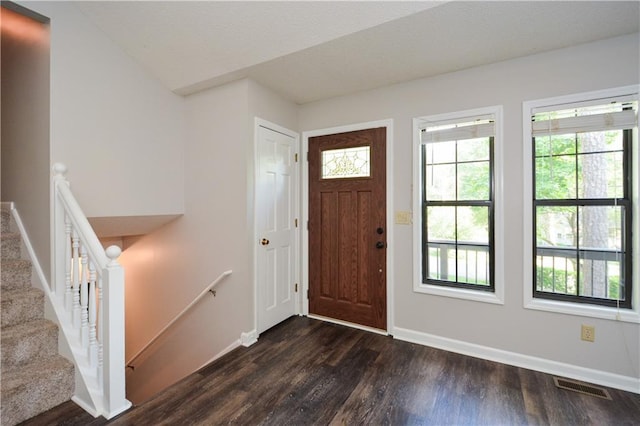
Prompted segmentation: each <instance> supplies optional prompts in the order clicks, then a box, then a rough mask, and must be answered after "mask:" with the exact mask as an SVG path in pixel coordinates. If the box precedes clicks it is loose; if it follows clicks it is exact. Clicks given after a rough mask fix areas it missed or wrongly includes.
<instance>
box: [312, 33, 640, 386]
mask: <svg viewBox="0 0 640 426" xmlns="http://www.w3.org/2000/svg"><path fill="white" fill-rule="evenodd" d="M638 52H639V43H638V34H634V35H631V36H624V37H620V38H616V39H611V40H606V41H601V42H597V43H592V44H589V45H582V46H577V47H573V48H569V49H564V50H558V51H553V52H549V53H544V54H539V55H535V56H530V57H526V58H521V59H517V60H512V61H507V62H502V63H497V64H493V65H488V66H483V67H479V68H474V69H469V70H465V71H461V72H456V73H451V74H447V75H442V76H439V77H435V78H429V79H422V80H416V81H412V82H408V83H403V84H397V85H394V86H390V87H386V88H381V89H378V90H372V91H367V92H363V93H358V94H354V95H351V96H345V97H340V98H335V99H330V100H326V101H319V102H316V103H311V104H306V105H303V106H301V108H300V112H299V119H300V121H299V127H300V130H301V131H309V130H314V129H321V128H328V127H334V126H339V125H346V124H352V123H358V122H365V121H372V120H379V119H386V118H392V119H393V120H394V131H395V134H394V145H395V152H394V172H395V175H394V182H395V187H394V203H395V209H396V210H413V211H416V210H417V209H418V208H419V206H413V205H412V187H411V185H412V166H411V164H412V140H413V136H412V118H414V117H419V116H424V115H431V114H439V113H447V112H455V111H461V110H466V109H472V108H478V107H485V106H491V105H503V106H504V123H505V124H504V139H505V147H504V156H505V170H504V191H505V193H504V196H505V206H506V218H505V223H504V229H505V235H506V241H505V247H504V249H505V250H504V251H505V264H506V269H505V277H506V282H505V304H504V306H501V305H491V304H486V303H479V302H471V301H465V300H459V299H452V298H446V297H439V296H433V295H427V294H420V293H415V292H413V290H412V268H413V266H412V247H413V246H412V244H413V243H412V241H413V240H412V239H413V237H414V236H413V235H412V228H411V227H410V226H406V225H396V226H395V229H394V233H395V239H394V241H393V242H390V246H392V247H393V250H394V253H395V254H394V259H395V265H394V271H395V276H394V277H393V285H394V294H395V307H394V308H395V309H394V311H395V318H394V324H395V327H400V328H404V329H408V330H411V331H415V332H417V333H418V334H423V335H435V336H439V337H445V338H448V339H454V340H456V341H460V342H464V343H471V344H477V345H481V346H485V347H489V348H493V349H497V350H502V351H508V352H512V353H517V354H525V355H528V356H531V357H536V358H541V359H544V360H551V361H555V362H560V363H566V364H571V365H574V366H578V367H585V368H587V369H593V370H599V371H602V372H605V373H613V374H615V375H621V376H625V377H627V378H631V380H632V381H633V380H634V379H635V380H636V383H637V379H638V378H640V372H639V371H638V370H639V368H638V366H639V365H640V327H639V326H638V324H630V323H622V322H615V321H607V320H597V319H588V318H583V317H578V316H569V315H562V314H554V313H546V312H541V311H533V310H526V309H524V308H523V284H522V277H523V273H524V271H523V258H522V256H523V242H522V235H523V227H524V226H528V224H525V223H523V211H522V209H523V207H522V205H523V199H522V195H521V193H522V185H523V176H522V172H521V169H522V161H523V160H522V158H523V152H522V123H521V121H522V102H523V101H525V100H531V99H540V98H545V97H551V96H558V95H563V94H570V93H576V92H584V91H591V90H597V89H605V88H610V87H618V86H624V85H630V84H638V81H639V75H640V73H639V65H638V64H639V58H638ZM583 323H587V324H590V325H594V326H595V327H596V330H597V331H596V335H597V338H596V342H595V343H587V342H583V341H581V340H580V325H581V324H583Z"/></svg>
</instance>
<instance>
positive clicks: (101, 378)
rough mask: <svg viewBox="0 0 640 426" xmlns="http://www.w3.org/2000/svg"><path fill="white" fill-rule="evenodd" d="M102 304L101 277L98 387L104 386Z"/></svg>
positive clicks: (99, 282)
mask: <svg viewBox="0 0 640 426" xmlns="http://www.w3.org/2000/svg"><path fill="white" fill-rule="evenodd" d="M103 306H104V304H103V303H102V277H100V278H99V279H98V314H99V315H100V320H99V322H98V386H99V387H100V389H102V387H103V386H104V369H103V365H104V361H103V356H104V354H103V346H102V342H103V338H104V337H103V336H104V331H103V330H104V322H103V320H104V310H103Z"/></svg>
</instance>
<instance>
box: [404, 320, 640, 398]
mask: <svg viewBox="0 0 640 426" xmlns="http://www.w3.org/2000/svg"><path fill="white" fill-rule="evenodd" d="M393 337H394V338H396V339H398V340H403V341H405V342H411V343H417V344H419V345H424V346H429V347H433V348H438V349H443V350H446V351H450V352H455V353H459V354H462V355H467V356H472V357H476V358H481V359H486V360H489V361H493V362H499V363H501V364H507V365H513V366H515V367H521V368H527V369H530V370H535V371H540V372H543V373H547V374H553V375H559V376H562V377H567V378H571V379H576V380H581V381H585V382H589V383H595V384H599V385H602V386H607V387H611V388H615V389H622V390H624V391H627V392H633V393H640V379H638V378H636V377H629V376H622V375H619V374H613V373H608V372H606V371H601V370H593V369H590V368H584V367H579V366H576V365H573V364H565V363H563V362H557V361H553V360H549V359H544V358H538V357H534V356H530V355H524V354H520V353H516V352H510V351H505V350H502V349H495V348H491V347H488V346H482V345H477V344H475V343H468V342H463V341H461V340H455V339H450V338H447V337H441V336H436V335H434V334H428V333H422V332H419V331H415V330H410V329H406V328H400V327H396V332H395V334H394V336H393Z"/></svg>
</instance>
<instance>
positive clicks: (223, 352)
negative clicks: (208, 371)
mask: <svg viewBox="0 0 640 426" xmlns="http://www.w3.org/2000/svg"><path fill="white" fill-rule="evenodd" d="M242 334H244V333H242ZM241 339H242V337H241V338H240V339H238V340H235V341H234V342H233V343H231V344H230V345H229V346H227V347H226V348H224V349H223V350H221V351H220V352H218V353H217V354H216V355H214V356H213V357H212V358H211V359H209V361H207V362H205V363H204V364H202V365H201V366H200V367H198V368H197V369H196V370H195V371H200V370H202V369H203V368H204V367H206V366H208V365H209V364H211V363H212V362H213V361H216V360H217V359H219V358H222V357H223V356H225V355H226V354H228V353H229V352H231V351H232V350H234V349H236V348H239V347H240V346H241V345H242V343H241Z"/></svg>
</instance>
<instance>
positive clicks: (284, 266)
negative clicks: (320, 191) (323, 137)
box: [256, 125, 298, 333]
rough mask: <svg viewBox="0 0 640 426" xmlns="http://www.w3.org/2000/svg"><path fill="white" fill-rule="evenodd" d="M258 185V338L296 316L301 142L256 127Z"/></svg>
mask: <svg viewBox="0 0 640 426" xmlns="http://www.w3.org/2000/svg"><path fill="white" fill-rule="evenodd" d="M256 148H257V169H258V170H257V179H256V183H257V185H256V231H257V236H258V238H257V241H256V244H258V249H257V271H256V276H257V278H256V281H257V317H258V318H257V319H258V321H257V322H258V330H257V331H258V333H262V332H263V331H265V330H267V329H269V328H271V327H273V326H274V325H276V324H278V323H280V322H281V321H283V320H285V319H287V318H289V317H290V316H292V315H294V314H295V311H296V303H295V297H294V295H295V291H296V290H297V289H296V259H297V247H296V236H297V229H296V226H297V223H296V212H297V197H296V194H297V188H298V182H297V181H298V179H297V149H296V148H297V139H296V138H295V137H293V136H290V135H286V134H284V133H282V132H278V131H275V130H271V129H269V128H266V127H264V126H262V125H260V126H258V138H257V147H256Z"/></svg>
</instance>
